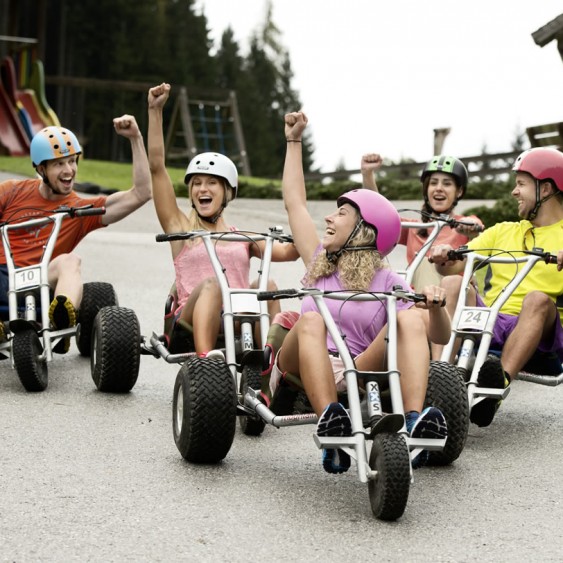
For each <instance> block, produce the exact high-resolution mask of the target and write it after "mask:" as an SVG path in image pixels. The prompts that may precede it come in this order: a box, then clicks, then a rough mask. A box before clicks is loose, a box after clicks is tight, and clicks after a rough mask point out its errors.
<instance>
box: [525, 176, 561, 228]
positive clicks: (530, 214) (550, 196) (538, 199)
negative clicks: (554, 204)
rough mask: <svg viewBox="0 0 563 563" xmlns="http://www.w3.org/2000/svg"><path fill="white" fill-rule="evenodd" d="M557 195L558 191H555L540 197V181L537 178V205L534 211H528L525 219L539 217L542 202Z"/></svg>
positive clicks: (529, 219) (531, 219) (530, 219)
mask: <svg viewBox="0 0 563 563" xmlns="http://www.w3.org/2000/svg"><path fill="white" fill-rule="evenodd" d="M556 195H557V192H553V193H552V194H549V195H546V196H545V197H544V198H543V199H541V198H540V181H539V180H536V205H535V206H534V208H533V209H532V211H530V213H528V216H527V217H524V219H527V220H528V221H533V220H534V219H535V218H536V217H537V215H538V213H539V210H540V207H541V205H542V203H544V202H546V201H547V200H548V199H551V198H552V197H553V196H556Z"/></svg>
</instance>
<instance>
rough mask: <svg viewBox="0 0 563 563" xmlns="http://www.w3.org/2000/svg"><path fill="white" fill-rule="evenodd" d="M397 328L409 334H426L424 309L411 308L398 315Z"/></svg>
mask: <svg viewBox="0 0 563 563" xmlns="http://www.w3.org/2000/svg"><path fill="white" fill-rule="evenodd" d="M397 327H398V329H399V330H400V331H403V332H408V333H413V332H414V333H421V334H426V322H425V320H424V312H423V310H422V309H416V308H414V307H411V308H410V309H406V310H403V311H399V312H398V313H397Z"/></svg>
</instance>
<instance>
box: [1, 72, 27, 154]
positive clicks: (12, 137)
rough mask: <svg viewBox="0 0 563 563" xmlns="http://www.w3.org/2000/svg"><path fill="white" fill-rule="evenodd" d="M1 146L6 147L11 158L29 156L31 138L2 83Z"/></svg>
mask: <svg viewBox="0 0 563 563" xmlns="http://www.w3.org/2000/svg"><path fill="white" fill-rule="evenodd" d="M0 145H2V146H3V147H5V149H6V151H7V152H8V154H9V155H11V156H26V155H28V154H29V138H28V136H27V134H26V132H25V130H24V128H23V125H22V123H21V121H20V119H19V117H18V115H17V113H16V110H15V109H14V106H13V104H12V102H11V101H10V98H9V97H8V95H7V94H6V91H5V90H4V87H3V86H2V84H1V83H0ZM0 150H1V148H0Z"/></svg>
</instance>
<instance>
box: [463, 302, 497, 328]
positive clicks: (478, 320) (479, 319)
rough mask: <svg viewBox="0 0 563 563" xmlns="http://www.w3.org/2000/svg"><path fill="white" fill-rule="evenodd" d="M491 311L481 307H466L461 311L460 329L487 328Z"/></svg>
mask: <svg viewBox="0 0 563 563" xmlns="http://www.w3.org/2000/svg"><path fill="white" fill-rule="evenodd" d="M489 314H490V311H487V310H486V309H482V308H481V307H474V308H466V309H464V310H463V311H462V312H461V318H460V320H459V323H458V325H457V328H458V330H480V331H483V330H485V326H486V324H487V321H488V320H489Z"/></svg>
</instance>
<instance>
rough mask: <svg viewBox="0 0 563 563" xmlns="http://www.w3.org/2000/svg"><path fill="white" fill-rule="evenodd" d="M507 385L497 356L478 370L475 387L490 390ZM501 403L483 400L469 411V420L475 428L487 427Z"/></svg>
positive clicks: (488, 359) (487, 360)
mask: <svg viewBox="0 0 563 563" xmlns="http://www.w3.org/2000/svg"><path fill="white" fill-rule="evenodd" d="M509 383H510V381H509V380H508V378H507V377H506V375H505V373H504V370H503V369H502V365H501V363H500V359H499V358H498V357H497V356H489V357H488V358H487V359H486V360H485V361H484V362H483V365H482V366H481V369H480V370H479V376H478V378H477V386H478V387H488V388H490V389H506V387H508V384H509ZM501 403H502V401H501V399H483V400H482V401H481V402H479V403H477V404H476V405H475V406H474V407H473V408H472V409H471V414H470V415H469V419H470V420H471V422H472V423H473V424H476V425H477V426H481V427H483V426H489V424H491V422H492V421H493V418H494V417H495V414H496V412H497V410H498V408H499V407H500V404H501Z"/></svg>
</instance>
